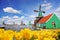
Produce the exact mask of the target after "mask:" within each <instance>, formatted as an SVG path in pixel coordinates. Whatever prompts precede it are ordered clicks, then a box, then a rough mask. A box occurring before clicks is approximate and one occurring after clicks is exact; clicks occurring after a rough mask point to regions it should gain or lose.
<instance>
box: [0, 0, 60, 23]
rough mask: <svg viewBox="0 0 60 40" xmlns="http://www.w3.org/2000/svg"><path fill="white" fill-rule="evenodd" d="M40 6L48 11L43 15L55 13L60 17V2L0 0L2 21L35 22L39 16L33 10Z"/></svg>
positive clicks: (46, 0)
mask: <svg viewBox="0 0 60 40" xmlns="http://www.w3.org/2000/svg"><path fill="white" fill-rule="evenodd" d="M39 5H42V10H44V11H46V13H45V14H43V15H48V14H50V13H53V12H54V13H56V14H57V16H60V15H59V13H60V12H59V10H60V0H0V19H3V20H4V21H6V20H7V21H8V20H9V21H12V19H13V20H15V19H16V18H17V20H15V21H18V19H19V20H20V19H21V20H23V21H24V23H26V22H28V21H33V20H34V19H35V16H37V14H38V13H35V12H34V11H33V10H35V9H36V10H38V8H39ZM56 11H58V12H56ZM9 21H8V22H9ZM18 22H19V21H18Z"/></svg>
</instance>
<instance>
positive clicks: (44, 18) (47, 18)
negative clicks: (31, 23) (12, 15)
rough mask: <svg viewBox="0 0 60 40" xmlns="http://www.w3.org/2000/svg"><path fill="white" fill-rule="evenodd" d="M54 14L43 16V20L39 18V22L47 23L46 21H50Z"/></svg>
mask: <svg viewBox="0 0 60 40" xmlns="http://www.w3.org/2000/svg"><path fill="white" fill-rule="evenodd" d="M52 15H53V14H49V15H47V16H45V17H43V18H42V19H41V20H39V22H38V23H40V24H42V23H45V22H46V21H48V20H49V19H50V17H51V16H52Z"/></svg>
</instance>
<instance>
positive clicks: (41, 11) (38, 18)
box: [34, 5, 45, 26]
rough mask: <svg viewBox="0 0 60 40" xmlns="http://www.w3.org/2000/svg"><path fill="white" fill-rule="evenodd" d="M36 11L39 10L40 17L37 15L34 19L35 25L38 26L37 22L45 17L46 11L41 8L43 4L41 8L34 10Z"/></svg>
mask: <svg viewBox="0 0 60 40" xmlns="http://www.w3.org/2000/svg"><path fill="white" fill-rule="evenodd" d="M34 12H38V17H36V20H35V21H34V26H36V24H37V22H38V21H39V20H40V19H41V18H43V15H42V14H43V13H45V11H43V10H41V5H40V6H39V10H34Z"/></svg>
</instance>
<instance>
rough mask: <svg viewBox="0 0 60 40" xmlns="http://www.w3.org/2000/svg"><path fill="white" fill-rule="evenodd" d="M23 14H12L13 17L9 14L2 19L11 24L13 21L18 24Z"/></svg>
mask: <svg viewBox="0 0 60 40" xmlns="http://www.w3.org/2000/svg"><path fill="white" fill-rule="evenodd" d="M23 18H24V16H21V17H19V16H13V17H9V16H3V18H1V19H3V21H5V23H6V24H13V22H15V24H20V23H21V20H23Z"/></svg>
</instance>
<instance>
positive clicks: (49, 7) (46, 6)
mask: <svg viewBox="0 0 60 40" xmlns="http://www.w3.org/2000/svg"><path fill="white" fill-rule="evenodd" d="M42 7H45V9H46V10H50V9H51V8H52V4H51V3H44V4H42Z"/></svg>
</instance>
